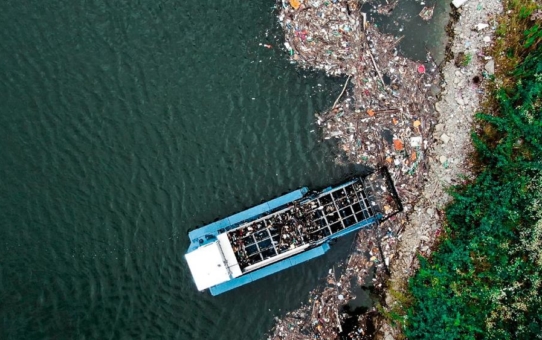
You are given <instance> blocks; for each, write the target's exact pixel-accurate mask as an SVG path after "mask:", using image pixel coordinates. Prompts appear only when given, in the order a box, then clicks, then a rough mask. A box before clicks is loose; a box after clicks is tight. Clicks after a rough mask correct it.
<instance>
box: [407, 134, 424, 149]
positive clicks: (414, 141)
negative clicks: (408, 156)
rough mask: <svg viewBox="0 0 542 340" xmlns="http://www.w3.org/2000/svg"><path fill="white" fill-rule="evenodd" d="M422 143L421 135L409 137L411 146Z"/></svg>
mask: <svg viewBox="0 0 542 340" xmlns="http://www.w3.org/2000/svg"><path fill="white" fill-rule="evenodd" d="M421 145H422V137H421V136H417V137H410V146H411V147H413V148H416V147H419V146H421Z"/></svg>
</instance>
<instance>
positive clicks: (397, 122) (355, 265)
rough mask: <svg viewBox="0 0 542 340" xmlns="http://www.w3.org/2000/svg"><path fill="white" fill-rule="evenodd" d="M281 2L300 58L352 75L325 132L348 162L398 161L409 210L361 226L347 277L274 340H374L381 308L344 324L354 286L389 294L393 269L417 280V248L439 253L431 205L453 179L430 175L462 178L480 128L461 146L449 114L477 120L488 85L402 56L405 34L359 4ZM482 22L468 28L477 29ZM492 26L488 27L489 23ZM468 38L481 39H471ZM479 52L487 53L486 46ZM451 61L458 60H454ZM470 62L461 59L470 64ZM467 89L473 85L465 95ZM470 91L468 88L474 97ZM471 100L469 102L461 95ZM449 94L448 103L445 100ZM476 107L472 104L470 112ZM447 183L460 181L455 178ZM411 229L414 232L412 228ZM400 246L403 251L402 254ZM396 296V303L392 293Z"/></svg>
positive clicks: (295, 315)
mask: <svg viewBox="0 0 542 340" xmlns="http://www.w3.org/2000/svg"><path fill="white" fill-rule="evenodd" d="M491 2H492V3H493V2H494V1H493V0H491ZM397 3H398V1H389V2H388V5H387V6H381V7H379V8H378V10H377V11H383V12H385V13H382V14H386V13H389V12H390V11H391V10H393V8H394V7H395V6H396V5H397ZM476 5H477V10H478V11H479V13H477V14H476V15H478V16H480V15H486V14H485V12H484V11H481V10H480V7H481V5H480V4H478V3H477V4H476ZM278 6H279V13H278V19H279V22H280V24H281V26H282V28H283V30H284V34H285V41H286V42H285V49H286V50H287V52H288V54H289V58H290V60H291V61H292V62H294V63H296V65H297V66H299V67H302V68H305V69H312V70H322V71H324V72H326V73H327V74H328V75H330V76H337V75H342V76H346V77H347V82H346V84H345V86H344V89H343V92H342V93H341V94H340V96H339V98H337V100H336V101H335V103H334V104H333V106H332V107H331V108H330V109H329V110H328V111H327V112H324V113H320V114H318V115H317V122H318V124H319V125H320V126H321V128H322V131H323V134H324V138H326V139H331V138H333V139H335V140H336V141H337V143H338V145H339V147H340V148H341V149H342V150H343V151H344V153H345V154H346V156H347V157H346V158H347V161H348V162H352V163H357V164H365V165H368V166H371V167H378V166H381V165H386V166H388V167H389V169H390V173H391V177H392V179H393V181H394V183H395V186H396V189H397V192H398V194H399V196H400V198H401V200H402V202H403V206H404V210H405V212H404V213H403V214H399V215H396V216H395V218H393V219H391V220H389V221H387V222H385V223H383V224H381V225H380V227H379V228H377V229H375V230H365V231H362V232H360V234H359V235H358V238H357V239H356V242H355V246H354V249H353V252H352V254H351V255H350V257H349V258H348V260H347V262H346V263H345V264H344V265H343V267H342V270H341V274H340V276H339V277H338V278H335V275H336V273H337V272H336V271H331V272H330V274H329V275H328V278H327V281H326V282H327V285H326V286H325V287H324V288H320V289H316V290H314V291H312V292H311V293H310V296H311V298H310V300H309V301H308V304H303V305H302V307H301V308H300V309H298V310H296V311H293V312H289V313H287V314H286V315H285V316H284V317H283V318H282V319H279V318H276V325H275V327H274V328H273V330H272V332H271V334H270V336H269V339H277V340H278V339H285V340H286V339H308V338H315V339H335V338H344V339H372V338H373V337H374V331H373V332H371V329H373V330H374V327H376V328H380V325H375V324H374V322H376V323H379V322H380V321H381V318H380V319H379V318H376V321H375V320H372V319H373V318H372V315H374V314H377V312H376V310H375V308H372V309H370V310H368V311H367V312H365V313H363V314H360V315H358V316H356V317H357V323H355V324H356V327H351V326H349V327H348V328H350V329H347V330H346V331H345V329H343V328H347V327H344V325H346V324H350V322H348V321H349V320H348V319H349V318H351V317H352V316H351V315H349V314H348V313H347V312H346V311H345V308H344V307H345V306H347V305H348V303H349V301H352V300H353V299H355V296H353V294H352V293H351V292H352V289H351V288H352V287H351V283H352V282H355V283H356V284H357V285H364V284H366V283H367V280H369V281H370V282H369V284H370V286H371V287H372V288H371V289H372V291H373V293H374V294H377V295H380V296H381V297H382V300H384V298H383V297H384V295H385V290H384V288H385V287H384V286H385V283H386V282H387V281H388V280H389V277H390V276H389V274H390V273H389V267H388V266H390V263H392V264H391V267H392V270H395V271H400V272H401V275H397V276H399V277H402V278H403V280H404V277H405V276H404V275H403V274H406V275H407V277H408V275H410V274H411V273H412V268H413V267H415V265H416V263H415V262H416V261H415V254H416V253H421V254H424V255H429V254H430V252H431V249H430V246H431V245H432V243H433V241H434V239H435V238H436V237H437V236H438V235H439V233H440V232H441V231H440V227H439V225H440V219H441V216H440V213H439V208H440V206H437V203H435V202H433V204H431V199H432V198H431V197H433V196H434V195H435V194H437V195H440V196H442V197H444V196H445V195H444V193H443V188H444V185H446V184H443V183H440V182H439V184H438V185H440V187H438V186H435V185H433V186H430V187H428V185H426V182H427V178H428V177H432V178H435V173H434V172H435V171H434V170H433V169H434V168H438V171H437V173H438V174H437V177H436V179H435V180H436V181H437V182H438V181H439V177H438V176H445V177H444V179H446V178H447V177H446V176H450V174H449V172H450V171H454V172H456V174H454V175H455V176H457V174H458V173H460V172H462V171H464V169H465V168H466V167H467V166H466V165H465V162H467V160H466V159H465V158H466V153H467V151H466V150H467V149H468V144H469V139H468V136H469V130H470V129H469V128H468V127H467V128H465V127H462V129H463V130H464V131H461V134H462V135H461V136H462V137H461V141H460V142H461V143H460V144H459V145H458V148H456V147H455V144H456V143H455V142H456V140H455V135H453V133H456V132H457V131H455V130H454V131H447V130H449V129H448V122H449V120H450V119H449V117H446V113H447V111H446V110H449V111H451V112H454V111H455V110H457V109H460V110H462V112H463V111H464V113H465V114H466V115H467V116H472V114H473V113H474V109H475V108H476V106H477V103H478V98H479V97H480V91H479V90H478V87H477V86H478V85H477V84H474V85H472V86H474V87H472V88H470V86H471V85H469V79H463V78H468V76H466V77H464V76H463V75H464V74H465V75H466V74H467V72H464V71H463V70H460V71H456V72H460V73H461V76H458V75H457V74H456V76H457V77H458V78H461V79H462V80H461V84H459V83H458V82H456V81H455V82H454V80H453V79H451V80H450V79H449V78H450V75H448V74H446V77H447V79H446V81H447V82H448V83H446V84H445V83H444V79H443V78H441V77H442V75H443V74H442V73H441V71H442V70H441V69H439V67H437V65H436V63H435V62H434V60H433V58H432V57H431V55H430V54H429V53H428V54H427V58H426V59H427V60H425V61H423V62H414V61H412V60H409V59H408V58H405V57H402V56H400V55H399V53H398V50H397V48H396V45H397V43H398V42H399V40H400V38H395V37H393V36H390V35H385V34H382V33H380V32H379V31H378V30H377V28H376V27H374V26H372V25H371V24H370V23H368V22H366V21H365V19H366V16H365V15H363V13H360V11H359V8H360V7H361V3H360V2H359V1H354V0H348V1H319V0H304V1H301V0H299V1H297V0H291V1H286V0H282V1H279V2H278ZM383 7H385V8H383ZM388 7H389V8H388ZM433 9H434V6H426V7H423V9H422V10H421V12H420V14H419V15H420V17H421V18H422V20H430V19H431V17H432V15H433ZM379 13H380V12H379ZM473 20H478V21H480V22H486V21H487V18H483V19H482V18H478V17H476V19H473ZM484 20H485V21H484ZM476 23H478V22H476ZM469 24H472V23H471V22H469ZM473 25H474V24H473ZM471 26H472V25H471ZM476 27H477V26H473V27H468V28H464V29H466V30H469V31H475V30H476ZM485 28H487V25H485V26H484V28H482V29H485ZM478 35H479V34H478ZM483 39H484V40H482V37H481V36H480V37H479V39H477V40H480V41H476V43H478V44H476V45H475V44H473V45H472V47H476V48H477V47H480V46H478V45H480V44H479V43H481V42H482V41H485V42H486V43H487V41H486V40H487V38H486V37H484V38H483ZM462 43H463V42H461V43H459V44H460V45H461V44H462ZM467 43H468V44H471V42H470V41H467ZM456 45H457V42H456ZM454 50H455V51H453V52H454V53H457V52H458V51H457V48H454ZM474 52H475V53H480V50H478V51H476V50H475V51H474ZM482 57H483V56H482ZM450 63H453V61H450V62H448V65H449V64H450ZM476 65H477V66H476V67H477V69H475V70H474V72H473V71H469V72H468V74H469V75H470V74H471V73H477V72H479V71H480V68H481V67H480V66H479V63H476ZM466 66H468V65H459V67H460V68H464V69H465V68H467V67H466ZM471 66H472V65H471ZM482 67H483V66H482ZM451 76H452V77H453V76H454V73H452V75H451ZM450 81H452V84H454V86H455V89H454V91H456V92H454V93H452V94H451V95H452V96H455V97H457V95H459V97H458V98H459V100H457V98H456V101H457V106H458V108H456V107H453V104H452V105H448V103H446V104H447V105H445V106H443V104H442V99H441V89H442V87H444V86H445V85H446V87H445V88H444V91H443V93H444V94H445V97H448V96H449V95H450V94H449V93H447V90H448V88H449V87H450V84H449V82H450ZM457 85H462V86H463V87H467V88H466V89H465V91H463V89H461V88H459V87H458V86H457ZM464 92H468V96H466V95H465V94H464ZM467 97H468V101H467V99H465V100H463V99H461V98H467ZM439 99H440V100H441V101H440V102H439V103H438V104H437V101H439ZM465 101H467V102H465ZM436 104H437V105H436ZM439 104H440V107H439ZM469 104H470V107H468V108H465V106H468V105H469ZM443 115H444V117H443ZM452 117H453V114H452ZM466 119H467V121H465V122H459V123H460V125H461V123H465V124H467V125H468V124H470V123H469V122H470V121H471V120H470V119H469V118H468V117H467V118H466ZM450 125H451V124H450ZM458 134H459V133H458ZM448 143H450V144H448ZM452 143H453V144H454V148H453V153H452V154H451V155H449V154H447V153H446V152H445V151H441V152H440V153H439V154H435V152H434V149H435V148H437V149H439V150H441V149H440V148H441V145H440V144H442V145H443V147H444V148H446V145H448V146H449V145H451V144H452ZM444 154H446V155H444ZM457 154H461V157H460V156H459V155H457ZM441 173H442V174H441ZM455 176H454V177H455ZM447 183H448V185H449V184H450V182H449V181H447ZM424 189H425V191H424ZM430 191H431V192H430ZM422 193H423V195H422ZM421 196H422V200H423V199H425V201H424V202H425V203H423V204H422V205H423V206H421V205H420V203H419V202H417V201H418V199H419V198H420V197H421ZM438 201H439V202H441V201H442V199H439V200H438ZM420 211H422V212H423V213H422V215H424V216H425V218H424V220H423V221H424V222H423V224H424V225H423V226H422V225H417V226H414V227H412V226H411V225H410V224H411V223H412V222H411V221H407V219H410V218H411V215H412V214H414V215H416V214H417V216H419V215H420ZM407 226H408V229H409V230H407V232H405V228H406V227H407ZM404 235H407V236H405V237H407V238H409V240H408V241H407V242H401V241H402V238H403V237H404ZM399 244H401V247H400V248H402V249H400V251H399V252H398V251H397V249H398V245H399ZM405 247H407V248H408V247H410V248H412V249H405ZM407 252H408V254H407V255H405V254H406V253H407ZM397 257H400V261H399V262H400V264H393V262H397V260H395V259H396V258H397ZM394 260H395V261H394ZM398 266H401V268H398ZM403 267H404V268H403ZM393 276H395V275H392V277H393ZM339 297H341V298H339ZM387 302H389V303H392V302H391V300H389V298H388V299H387ZM384 305H386V303H384ZM379 320H380V321H379ZM385 326H386V325H385ZM384 328H386V327H384ZM387 334H388V335H389V334H390V333H389V332H387Z"/></svg>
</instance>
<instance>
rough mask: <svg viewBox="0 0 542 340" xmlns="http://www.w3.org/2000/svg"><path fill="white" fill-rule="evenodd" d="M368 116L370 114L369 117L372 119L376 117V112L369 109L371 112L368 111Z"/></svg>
mask: <svg viewBox="0 0 542 340" xmlns="http://www.w3.org/2000/svg"><path fill="white" fill-rule="evenodd" d="M367 114H368V115H369V116H371V117H372V116H374V115H375V111H374V110H371V109H369V110H367Z"/></svg>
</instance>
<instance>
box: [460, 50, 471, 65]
mask: <svg viewBox="0 0 542 340" xmlns="http://www.w3.org/2000/svg"><path fill="white" fill-rule="evenodd" d="M471 61H472V53H465V54H464V55H463V60H461V66H468V65H469V64H470V62H471Z"/></svg>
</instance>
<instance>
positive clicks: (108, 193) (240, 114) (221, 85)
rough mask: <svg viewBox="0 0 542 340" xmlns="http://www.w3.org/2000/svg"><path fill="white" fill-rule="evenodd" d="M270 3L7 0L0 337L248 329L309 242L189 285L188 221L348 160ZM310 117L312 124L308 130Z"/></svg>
mask: <svg viewBox="0 0 542 340" xmlns="http://www.w3.org/2000/svg"><path fill="white" fill-rule="evenodd" d="M272 4H273V2H272V1H271V2H264V3H263V4H261V3H258V2H249V1H234V2H230V1H228V2H227V1H220V0H215V1H206V2H205V1H204V2H194V1H172V0H154V1H150V0H142V1H119V0H115V1H103V0H97V1H81V0H76V1H67V0H46V1H37V0H18V1H13V0H6V1H4V2H3V3H2V8H1V9H2V10H1V11H0V58H1V63H0V98H1V101H0V150H1V156H2V158H1V162H0V192H1V195H0V339H133V338H146V339H158V338H162V339H257V338H262V337H263V335H264V333H265V332H266V331H267V330H268V329H269V328H270V327H271V326H272V325H273V316H274V315H281V313H284V311H286V310H290V309H293V308H296V307H297V306H299V303H300V302H301V301H306V300H307V292H308V291H309V290H310V289H312V288H314V287H315V286H316V285H318V284H319V283H321V282H322V281H321V280H322V278H323V277H324V276H325V274H326V273H327V271H328V269H329V268H330V267H331V266H332V264H333V263H335V262H336V261H338V260H339V259H342V258H345V256H346V254H347V253H348V248H349V246H350V243H351V241H352V238H351V237H350V238H346V239H344V240H340V241H339V243H338V244H337V245H336V246H334V247H333V248H332V251H330V253H328V254H327V255H326V256H324V257H322V258H319V259H316V260H314V261H312V262H310V263H308V264H304V265H301V266H298V267H296V268H293V269H291V270H287V271H285V272H282V273H280V274H277V275H274V276H272V277H269V278H266V279H263V280H261V281H259V282H257V283H254V284H251V285H247V286H245V287H242V288H240V289H237V290H235V291H232V292H230V293H227V294H224V295H221V296H219V297H211V296H210V295H209V294H208V293H198V292H197V291H196V289H195V286H194V284H193V283H192V280H191V277H190V274H189V272H188V268H187V266H186V264H185V262H184V259H183V255H184V252H185V251H186V248H187V246H188V239H187V237H186V232H187V230H188V229H190V228H192V227H195V226H198V225H201V224H204V223H209V222H211V221H212V220H214V219H216V218H219V217H224V216H227V215H229V214H231V213H234V212H237V211H239V210H241V209H244V208H247V207H249V206H252V205H255V204H257V203H260V202H261V201H262V200H267V199H270V198H272V197H275V196H278V195H280V194H281V193H284V192H286V191H290V190H294V189H296V188H298V187H300V186H309V187H313V188H314V187H321V186H324V185H328V184H330V183H333V182H336V181H339V180H341V179H343V178H344V177H346V176H347V175H348V174H349V173H350V172H351V171H352V170H354V169H353V168H341V167H338V166H336V165H335V164H334V162H333V160H334V158H335V156H336V150H335V146H334V144H333V143H321V142H320V141H319V139H320V138H321V135H320V134H319V129H318V126H316V125H315V121H314V113H315V112H319V111H322V110H324V109H326V108H328V107H329V105H331V103H332V102H333V101H334V100H335V98H336V97H337V95H338V93H339V92H340V90H341V88H342V85H343V81H344V80H337V79H329V78H325V77H324V76H323V75H322V74H317V73H305V72H300V71H298V70H296V68H295V66H294V65H290V64H289V63H288V62H287V60H286V59H287V58H286V56H285V55H284V54H283V52H281V51H279V50H278V49H277V48H275V49H272V50H269V49H266V48H263V47H262V46H260V45H259V44H260V43H270V44H273V45H275V46H278V45H280V44H281V41H280V39H281V38H275V36H277V37H280V36H281V32H280V31H279V30H278V28H277V24H276V19H275V17H274V13H273V12H272V8H271V6H272ZM311 130H314V131H313V132H310V131H311Z"/></svg>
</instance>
